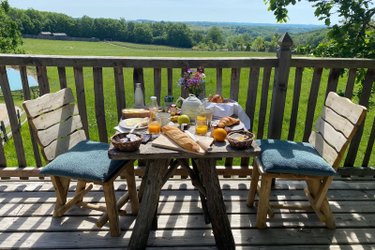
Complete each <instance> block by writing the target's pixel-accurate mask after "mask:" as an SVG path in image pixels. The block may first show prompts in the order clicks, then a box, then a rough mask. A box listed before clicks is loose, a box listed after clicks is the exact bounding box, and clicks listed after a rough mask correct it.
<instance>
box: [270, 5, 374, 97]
mask: <svg viewBox="0 0 375 250" xmlns="http://www.w3.org/2000/svg"><path fill="white" fill-rule="evenodd" d="M297 1H298V2H300V1H301V0H297ZM297 1H296V0H265V3H266V4H268V6H269V10H272V11H273V12H274V14H275V16H276V18H277V20H278V21H281V22H286V21H287V17H288V10H287V9H286V7H287V6H288V5H290V4H293V5H294V4H296V3H297ZM308 1H309V2H312V3H314V4H313V7H314V8H315V16H317V17H318V19H319V20H324V22H325V24H326V25H327V26H330V25H331V15H332V14H334V13H336V14H337V15H338V16H339V17H340V18H341V20H340V23H339V24H335V25H333V26H332V27H330V28H329V31H328V33H327V38H328V41H327V42H322V43H320V44H319V46H318V47H317V48H316V49H315V50H313V53H314V55H317V56H328V57H364V58H375V22H374V16H375V4H374V3H373V0H308ZM363 82H364V69H361V70H360V72H359V74H358V77H357V83H360V84H361V85H363ZM361 92H362V86H360V89H359V90H358V92H357V95H358V96H359V95H360V94H361ZM372 93H375V85H373V87H372Z"/></svg>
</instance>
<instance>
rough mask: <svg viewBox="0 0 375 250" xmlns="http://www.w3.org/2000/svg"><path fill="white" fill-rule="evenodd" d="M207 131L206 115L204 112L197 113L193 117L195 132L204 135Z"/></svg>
mask: <svg viewBox="0 0 375 250" xmlns="http://www.w3.org/2000/svg"><path fill="white" fill-rule="evenodd" d="M207 132H208V123H207V117H206V115H205V114H202V115H198V116H197V117H196V118H195V133H196V134H197V135H206V134H207Z"/></svg>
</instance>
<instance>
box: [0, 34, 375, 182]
mask: <svg viewBox="0 0 375 250" xmlns="http://www.w3.org/2000/svg"><path fill="white" fill-rule="evenodd" d="M279 45H280V49H279V51H278V53H277V56H276V57H275V58H252V57H249V58H244V57H241V58H237V57H236V58H233V57H231V58H169V57H168V58H145V57H85V56H44V55H11V54H0V86H1V90H2V93H3V96H4V102H5V103H6V106H7V110H8V114H9V122H10V127H11V131H12V135H13V138H12V140H13V141H14V148H15V150H16V156H17V163H18V164H17V165H16V166H9V164H7V158H6V157H5V156H6V153H5V150H4V146H3V143H2V142H1V138H0V177H10V176H16V177H17V176H18V177H29V176H38V173H39V171H38V168H39V167H41V166H42V165H43V161H42V159H41V157H40V154H39V149H38V146H37V144H36V142H35V140H34V137H35V136H34V135H33V133H32V132H31V130H30V139H29V138H25V136H22V134H21V125H20V124H19V122H18V119H17V114H16V112H15V109H14V100H13V97H12V93H11V91H10V87H9V80H8V77H7V73H6V67H7V66H18V68H19V70H20V75H21V79H22V85H23V90H22V92H23V98H24V100H27V99H30V98H31V96H30V88H29V84H28V80H27V73H28V72H34V73H35V74H36V76H37V79H38V83H39V92H40V95H42V94H45V93H48V92H50V91H56V90H57V89H59V88H65V87H67V86H69V87H71V88H73V89H75V94H76V98H77V103H78V108H79V113H80V115H81V117H82V122H83V127H84V130H85V133H86V134H87V136H88V138H90V137H91V138H94V139H98V140H100V141H103V142H107V141H108V138H109V137H110V136H111V133H112V131H110V128H111V127H113V126H114V125H115V123H116V122H117V121H118V119H119V118H120V117H121V110H122V109H123V108H125V107H126V106H127V103H128V106H131V104H130V102H131V101H129V100H127V99H131V98H132V95H133V93H134V92H133V90H134V86H135V83H137V82H140V83H142V88H143V90H144V92H145V96H150V95H155V96H157V97H158V100H161V98H160V97H161V96H162V93H165V94H168V95H175V96H179V95H181V96H186V92H185V91H184V90H183V89H175V87H176V86H177V84H176V82H177V79H178V78H179V77H180V72H181V71H180V70H181V69H183V68H185V67H198V66H203V67H205V69H206V72H207V69H208V70H210V72H211V73H212V72H216V80H215V81H214V82H215V83H216V84H211V85H210V82H209V81H207V83H206V89H209V91H210V93H219V94H224V95H225V96H226V97H229V98H231V99H234V100H240V104H241V105H242V106H243V107H244V109H245V111H246V113H247V114H248V116H249V117H250V120H251V127H252V130H253V131H254V132H255V133H256V136H257V138H275V139H277V138H283V139H289V140H304V141H306V140H307V139H308V136H309V134H310V132H311V130H312V127H313V122H314V120H315V119H314V117H315V116H316V115H318V113H319V111H316V110H320V107H321V106H322V105H323V102H324V99H325V96H326V95H327V93H328V92H329V91H341V92H342V93H343V94H344V95H345V96H347V97H349V98H353V93H354V88H355V81H356V79H357V78H358V75H359V73H358V72H364V74H365V76H364V81H363V85H362V89H361V94H360V95H359V99H358V100H356V101H357V102H359V103H360V104H362V105H364V106H367V107H368V106H369V102H370V100H371V89H372V88H373V84H374V79H375V60H370V59H352V58H349V59H348V58H334V59H333V58H301V57H292V53H291V45H292V41H291V40H290V38H289V36H288V35H285V36H284V37H282V39H281V40H280V42H279ZM107 68H111V69H112V70H113V72H112V73H111V74H113V81H114V86H113V89H112V90H111V93H107V92H105V91H104V87H105V86H106V88H107V89H108V87H107V86H108V83H107V82H104V80H103V79H104V77H103V72H104V71H105V74H107V73H108V69H107ZM150 69H151V71H153V79H150V77H148V76H150V75H152V74H145V73H144V72H145V71H147V72H148V71H149V70H150ZM88 70H90V71H92V73H90V74H88V73H87V72H88ZM304 71H305V72H306V71H312V78H311V79H310V78H309V76H310V75H311V74H305V75H306V76H305V77H304ZM327 71H328V74H327V73H325V72H327ZM67 72H68V73H67ZM247 72H248V75H244V73H245V74H246V73H247ZM227 74H230V77H228V78H229V79H230V80H229V82H225V81H224V79H225V78H226V77H225V76H227ZM88 75H92V80H91V79H88V78H89V76H88ZM130 75H131V76H130ZM214 75H215V73H213V74H210V75H208V77H207V78H211V79H212V78H214V77H213V76H214ZM293 75H294V80H292V79H293ZM327 75H328V79H327V81H326V82H323V81H322V78H323V77H326V76H327ZM57 76H58V77H57ZM129 77H131V78H132V79H131V80H130V79H129ZM244 77H245V79H243V78H244ZM71 78H73V79H71ZM272 80H273V85H270V82H271V81H272ZM91 83H93V91H92V92H90V89H91V88H92V85H91ZM162 86H163V88H162ZM287 92H288V93H289V94H287ZM291 93H293V94H291ZM301 93H308V97H307V99H306V98H305V99H302V96H303V95H301ZM88 98H90V99H93V103H94V105H93V107H91V106H87V105H86V103H87V99H88ZM113 99H115V101H114V100H113ZM243 100H244V101H243ZM112 101H113V103H112ZM108 103H109V104H108ZM286 103H287V105H286ZM112 104H113V105H115V106H116V107H114V106H112ZM109 105H110V106H109ZM302 106H306V114H305V113H303V114H302V113H301V112H300V110H301V107H302ZM373 108H374V107H370V108H369V115H368V117H367V121H366V123H365V124H364V125H363V126H362V127H361V129H360V130H359V132H358V133H357V135H356V137H355V138H354V140H353V142H352V143H351V145H350V147H349V150H348V153H347V156H346V158H345V161H344V162H343V166H345V168H341V169H340V171H341V173H342V174H345V175H348V174H359V175H374V171H373V169H372V168H371V167H369V162H370V158H371V156H372V154H373V144H374V140H375V126H374V124H375V120H374V117H375V116H374V110H373ZM109 109H116V110H117V112H116V114H117V115H116V117H112V116H111V112H106V111H107V110H109ZM289 112H290V114H289ZM93 113H94V114H95V115H94V116H95V117H92V115H91V114H93ZM285 114H288V116H285ZM109 120H110V121H109ZM373 120H374V121H373ZM95 123H96V127H94V124H95ZM298 124H303V126H302V129H303V133H299V134H303V136H302V137H301V138H296V134H297V131H299V130H301V129H300V127H301V126H298ZM364 128H366V129H365V130H364ZM22 129H24V128H22ZM298 129H299V130H298ZM363 131H369V132H367V133H369V135H367V134H366V136H363ZM92 134H97V136H95V135H92ZM25 140H31V143H32V150H33V153H34V157H33V158H34V160H35V164H31V167H30V164H28V162H27V160H26V159H27V157H26V155H25V147H24V141H25ZM360 146H361V147H362V148H365V149H364V150H362V152H365V153H364V154H363V155H357V152H358V149H359V147H360ZM357 158H358V159H357ZM238 162H239V161H238ZM355 162H359V164H357V167H356V168H354V166H355ZM232 165H233V159H226V160H225V163H224V166H225V168H223V169H221V170H220V169H218V171H219V172H220V174H224V175H225V176H229V175H233V174H237V175H240V176H244V175H248V174H249V173H250V172H251V169H249V168H248V165H249V159H247V158H246V159H241V161H240V163H239V164H237V165H240V166H241V167H240V168H236V169H234V168H232ZM35 167H36V168H35Z"/></svg>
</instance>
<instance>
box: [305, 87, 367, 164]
mask: <svg viewBox="0 0 375 250" xmlns="http://www.w3.org/2000/svg"><path fill="white" fill-rule="evenodd" d="M366 111H367V109H366V107H363V106H361V105H358V104H354V103H353V102H352V101H351V100H349V99H348V98H345V97H341V96H339V95H338V94H336V93H334V92H330V93H329V94H328V96H327V99H326V101H325V105H324V107H323V110H322V113H321V115H320V117H319V118H318V121H317V123H316V131H312V132H311V135H310V138H309V143H310V144H312V145H313V146H314V147H315V148H316V150H317V151H318V152H319V154H320V155H321V156H322V157H323V158H324V159H325V160H326V161H327V162H328V163H329V164H331V165H332V167H333V168H334V169H337V168H338V167H339V164H340V161H341V159H342V157H343V155H344V153H345V150H346V148H347V146H348V145H349V143H350V141H351V139H352V138H353V136H354V134H355V133H356V131H357V129H358V127H359V125H360V124H361V123H362V121H363V120H364V118H365V115H366Z"/></svg>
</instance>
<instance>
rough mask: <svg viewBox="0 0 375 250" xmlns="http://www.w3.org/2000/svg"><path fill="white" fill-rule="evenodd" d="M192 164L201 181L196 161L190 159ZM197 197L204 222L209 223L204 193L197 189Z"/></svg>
mask: <svg viewBox="0 0 375 250" xmlns="http://www.w3.org/2000/svg"><path fill="white" fill-rule="evenodd" d="M192 164H193V171H194V172H195V175H196V176H197V177H198V179H199V181H200V182H202V181H201V179H202V176H200V173H199V170H198V167H197V163H196V162H195V160H194V159H193V160H192ZM199 197H200V199H201V204H202V209H203V215H204V222H205V223H206V224H209V223H210V222H211V219H210V215H209V214H208V209H207V202H206V196H204V194H202V192H201V191H199Z"/></svg>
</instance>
